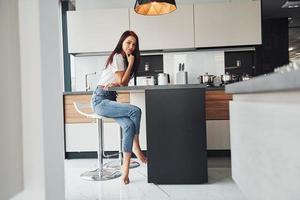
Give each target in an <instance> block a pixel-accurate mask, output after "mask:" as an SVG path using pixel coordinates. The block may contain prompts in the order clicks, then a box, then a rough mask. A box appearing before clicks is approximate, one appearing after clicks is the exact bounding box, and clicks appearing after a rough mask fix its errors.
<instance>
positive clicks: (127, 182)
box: [121, 176, 130, 185]
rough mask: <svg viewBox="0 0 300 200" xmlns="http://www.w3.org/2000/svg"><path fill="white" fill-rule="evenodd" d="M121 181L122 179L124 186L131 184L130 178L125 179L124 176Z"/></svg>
mask: <svg viewBox="0 0 300 200" xmlns="http://www.w3.org/2000/svg"><path fill="white" fill-rule="evenodd" d="M121 179H122V181H123V184H124V185H127V184H129V182H130V181H129V178H128V177H123V176H122V178H121Z"/></svg>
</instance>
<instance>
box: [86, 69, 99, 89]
mask: <svg viewBox="0 0 300 200" xmlns="http://www.w3.org/2000/svg"><path fill="white" fill-rule="evenodd" d="M96 73H97V72H93V73H88V74H85V75H84V77H85V79H84V80H85V91H86V92H87V91H89V89H91V86H90V85H89V84H88V76H90V75H95V74H96Z"/></svg>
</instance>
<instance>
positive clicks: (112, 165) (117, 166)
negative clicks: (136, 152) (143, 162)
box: [103, 160, 140, 170]
mask: <svg viewBox="0 0 300 200" xmlns="http://www.w3.org/2000/svg"><path fill="white" fill-rule="evenodd" d="M139 166H140V163H138V162H136V161H131V162H130V164H129V168H130V169H133V168H137V167H139ZM103 167H105V168H108V169H110V168H112V169H118V170H120V169H121V161H120V160H115V161H110V162H107V163H105V164H104V165H103Z"/></svg>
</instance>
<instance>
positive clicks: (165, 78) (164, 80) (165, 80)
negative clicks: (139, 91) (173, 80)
mask: <svg viewBox="0 0 300 200" xmlns="http://www.w3.org/2000/svg"><path fill="white" fill-rule="evenodd" d="M157 80H158V85H168V84H169V83H170V76H169V74H166V73H159V74H158V75H157Z"/></svg>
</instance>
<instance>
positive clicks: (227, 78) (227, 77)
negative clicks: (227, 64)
mask: <svg viewBox="0 0 300 200" xmlns="http://www.w3.org/2000/svg"><path fill="white" fill-rule="evenodd" d="M221 79H222V82H223V83H230V82H231V81H232V76H231V75H230V74H229V73H228V72H226V74H224V75H221Z"/></svg>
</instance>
